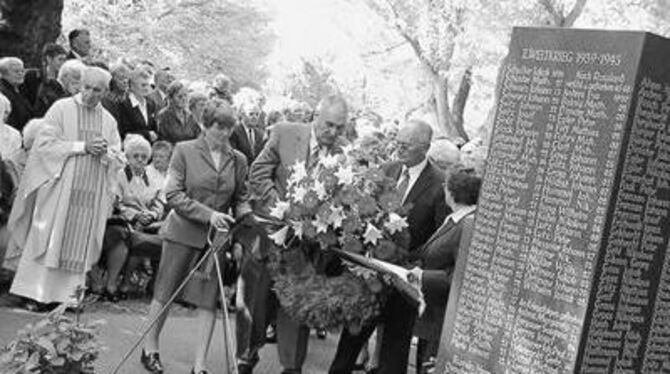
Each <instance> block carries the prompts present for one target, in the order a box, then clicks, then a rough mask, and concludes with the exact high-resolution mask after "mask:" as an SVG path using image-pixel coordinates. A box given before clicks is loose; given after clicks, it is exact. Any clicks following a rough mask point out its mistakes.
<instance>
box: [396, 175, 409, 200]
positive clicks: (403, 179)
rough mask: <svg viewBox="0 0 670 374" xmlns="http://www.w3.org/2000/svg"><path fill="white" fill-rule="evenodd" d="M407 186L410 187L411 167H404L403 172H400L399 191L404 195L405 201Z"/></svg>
mask: <svg viewBox="0 0 670 374" xmlns="http://www.w3.org/2000/svg"><path fill="white" fill-rule="evenodd" d="M407 187H409V169H407V168H406V167H403V168H402V173H401V174H400V179H398V192H400V196H401V197H402V201H403V202H404V201H405V194H406V193H407Z"/></svg>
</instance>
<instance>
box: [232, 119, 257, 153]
mask: <svg viewBox="0 0 670 374" xmlns="http://www.w3.org/2000/svg"><path fill="white" fill-rule="evenodd" d="M235 131H237V138H238V139H240V148H242V149H241V151H242V153H244V154H247V155H250V156H253V155H254V150H253V149H252V148H251V141H250V139H249V134H247V132H246V131H245V129H244V126H243V125H242V124H239V125H238V126H237V127H236V128H235Z"/></svg>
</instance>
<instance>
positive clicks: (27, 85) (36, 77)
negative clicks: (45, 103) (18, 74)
mask: <svg viewBox="0 0 670 374" xmlns="http://www.w3.org/2000/svg"><path fill="white" fill-rule="evenodd" d="M45 81H46V79H45V78H44V74H43V72H42V69H27V70H26V74H25V76H24V78H23V84H22V85H21V89H20V90H21V94H22V95H23V97H25V98H26V100H28V102H29V103H30V105H35V101H36V100H37V91H38V90H39V89H40V86H41V85H42V84H43V83H44V82H45Z"/></svg>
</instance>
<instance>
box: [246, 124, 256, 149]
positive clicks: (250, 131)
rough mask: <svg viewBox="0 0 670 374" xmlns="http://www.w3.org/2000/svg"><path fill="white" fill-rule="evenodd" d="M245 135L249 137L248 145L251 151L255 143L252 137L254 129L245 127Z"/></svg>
mask: <svg viewBox="0 0 670 374" xmlns="http://www.w3.org/2000/svg"><path fill="white" fill-rule="evenodd" d="M247 137H248V138H249V145H250V146H251V151H252V152H253V150H254V148H255V147H254V145H255V143H256V139H255V138H254V129H252V128H247Z"/></svg>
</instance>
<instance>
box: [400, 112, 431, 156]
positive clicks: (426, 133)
mask: <svg viewBox="0 0 670 374" xmlns="http://www.w3.org/2000/svg"><path fill="white" fill-rule="evenodd" d="M432 138H433V128H432V127H431V126H430V125H429V124H428V123H426V122H424V121H420V120H410V121H407V122H406V123H405V124H403V125H402V126H400V129H399V130H398V134H397V135H396V139H397V144H398V150H397V151H398V158H399V159H400V160H401V161H402V162H403V163H404V164H405V165H406V166H407V167H412V166H415V165H417V164H419V163H421V162H422V161H423V160H424V159H425V158H426V154H427V153H428V149H430V142H431V140H432Z"/></svg>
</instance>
